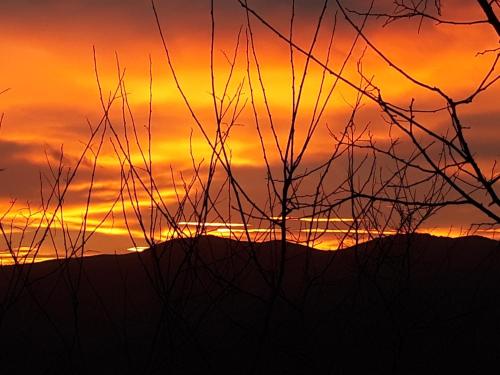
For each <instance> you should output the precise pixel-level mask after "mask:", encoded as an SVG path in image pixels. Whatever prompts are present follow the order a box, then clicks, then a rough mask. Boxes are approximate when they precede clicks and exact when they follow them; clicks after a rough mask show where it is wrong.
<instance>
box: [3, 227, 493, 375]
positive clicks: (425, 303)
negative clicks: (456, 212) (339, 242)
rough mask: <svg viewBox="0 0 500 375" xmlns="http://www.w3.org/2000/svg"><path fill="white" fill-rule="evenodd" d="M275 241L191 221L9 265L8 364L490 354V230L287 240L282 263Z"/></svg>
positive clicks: (274, 368)
mask: <svg viewBox="0 0 500 375" xmlns="http://www.w3.org/2000/svg"><path fill="white" fill-rule="evenodd" d="M281 250H282V247H281V244H279V243H278V242H276V243H275V242H266V243H247V242H237V241H233V240H228V239H222V238H217V237H211V236H200V237H197V238H191V239H178V240H172V241H170V242H167V243H164V244H162V245H159V246H157V247H155V248H152V249H149V250H146V251H144V252H142V253H131V254H127V255H117V256H113V255H100V256H93V257H87V258H81V259H71V260H64V261H47V262H43V263H38V264H35V265H33V266H18V267H2V268H1V269H0V297H1V298H2V301H4V303H3V305H2V306H1V308H2V310H1V314H2V315H1V318H2V320H1V334H0V338H1V343H0V355H1V359H0V360H1V367H2V370H1V372H2V373H4V374H16V373H31V374H59V373H60V374H63V373H64V374H73V373H77V374H80V373H81V374H85V373H88V374H95V373H107V374H113V373H116V374H124V373H131V374H139V373H141V374H194V373H196V374H212V373H213V374H221V373H231V374H245V373H257V374H306V373H309V374H343V373H353V372H359V371H365V373H370V374H373V373H383V374H387V373H435V372H437V371H440V372H441V371H443V372H446V373H450V371H454V370H458V371H460V372H463V371H465V370H468V371H469V373H480V372H482V370H485V369H486V368H487V366H489V365H492V364H493V365H497V364H498V362H499V360H498V353H499V352H500V288H499V285H500V246H499V242H498V241H494V240H489V239H485V238H482V237H463V238H458V239H450V238H444V237H433V236H430V235H423V234H413V235H397V236H391V237H386V238H382V239H378V240H373V241H370V242H368V243H364V244H360V245H358V246H355V247H351V248H348V249H345V250H339V251H334V252H324V251H317V250H313V249H309V248H306V247H302V246H299V245H295V244H288V247H287V252H286V256H285V258H284V259H285V262H286V267H284V268H283V269H284V270H285V272H284V273H283V274H279V272H278V271H277V270H278V269H280V267H279V264H277V262H278V261H279V260H280V259H283V258H282V257H281V256H280V254H279V252H280V251H281ZM279 278H281V279H282V280H281V282H278V279H279ZM275 285H281V288H276V287H275Z"/></svg>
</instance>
